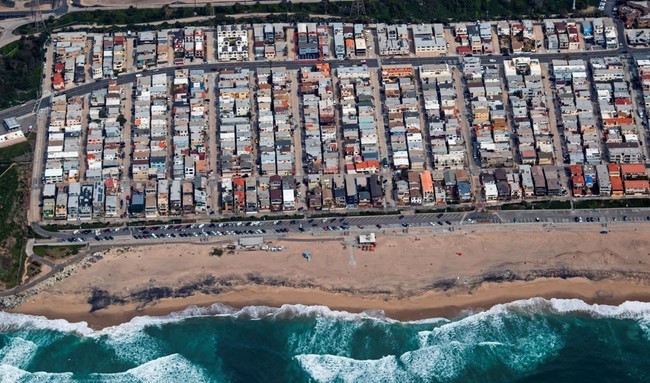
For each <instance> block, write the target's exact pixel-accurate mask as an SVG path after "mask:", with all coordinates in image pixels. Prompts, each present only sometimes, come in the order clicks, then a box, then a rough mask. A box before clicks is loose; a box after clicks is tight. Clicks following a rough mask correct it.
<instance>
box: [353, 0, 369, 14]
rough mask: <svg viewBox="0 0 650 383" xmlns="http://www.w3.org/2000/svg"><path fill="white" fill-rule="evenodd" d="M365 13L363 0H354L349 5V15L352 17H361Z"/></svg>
mask: <svg viewBox="0 0 650 383" xmlns="http://www.w3.org/2000/svg"><path fill="white" fill-rule="evenodd" d="M365 15H366V7H365V6H364V4H363V0H354V3H352V7H350V16H352V17H361V16H365Z"/></svg>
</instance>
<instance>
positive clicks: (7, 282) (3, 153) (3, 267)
mask: <svg viewBox="0 0 650 383" xmlns="http://www.w3.org/2000/svg"><path fill="white" fill-rule="evenodd" d="M19 145H20V144H19ZM16 146H17V145H14V146H10V147H7V148H3V149H0V159H2V160H3V162H4V163H3V164H2V165H0V174H1V173H2V172H4V171H5V170H7V169H8V168H9V166H11V165H10V164H9V163H7V162H9V160H11V159H14V158H15V157H17V156H22V155H24V154H25V153H26V152H27V151H28V150H29V146H26V147H25V146H24V145H21V146H18V147H16ZM28 172H29V167H28V166H22V165H16V166H13V167H11V169H9V170H7V172H6V173H5V174H4V175H3V176H2V182H0V282H2V283H4V286H5V287H7V288H11V287H14V286H16V285H18V283H20V278H21V274H22V269H23V254H24V253H23V248H24V246H25V243H26V241H27V239H26V236H27V234H28V230H27V229H26V228H25V226H24V224H25V218H24V217H25V211H24V209H25V202H24V201H25V200H26V199H27V198H28V196H27V193H28V192H29V191H28V188H27V187H26V185H27V179H28V178H29V175H28V174H27V173H28Z"/></svg>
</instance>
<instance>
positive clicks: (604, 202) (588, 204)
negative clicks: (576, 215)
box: [574, 198, 650, 209]
mask: <svg viewBox="0 0 650 383" xmlns="http://www.w3.org/2000/svg"><path fill="white" fill-rule="evenodd" d="M574 206H575V208H576V209H615V208H625V207H648V206H650V199H647V198H642V199H637V198H630V199H597V200H582V201H577V202H575V203H574Z"/></svg>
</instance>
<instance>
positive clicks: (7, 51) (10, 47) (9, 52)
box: [0, 40, 20, 58]
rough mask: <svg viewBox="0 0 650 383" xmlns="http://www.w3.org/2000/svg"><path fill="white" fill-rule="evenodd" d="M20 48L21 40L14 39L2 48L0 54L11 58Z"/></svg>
mask: <svg viewBox="0 0 650 383" xmlns="http://www.w3.org/2000/svg"><path fill="white" fill-rule="evenodd" d="M18 49H20V40H18V41H14V42H12V43H9V44H7V45H5V46H4V47H2V48H0V55H3V56H5V57H9V58H11V57H14V56H15V55H16V53H18Z"/></svg>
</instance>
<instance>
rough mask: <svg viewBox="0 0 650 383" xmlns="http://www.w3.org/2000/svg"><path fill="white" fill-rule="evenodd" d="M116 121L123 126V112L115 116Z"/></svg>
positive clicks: (124, 119)
mask: <svg viewBox="0 0 650 383" xmlns="http://www.w3.org/2000/svg"><path fill="white" fill-rule="evenodd" d="M117 122H119V123H120V125H121V126H124V124H126V118H124V115H123V114H121V113H120V115H119V116H117Z"/></svg>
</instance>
